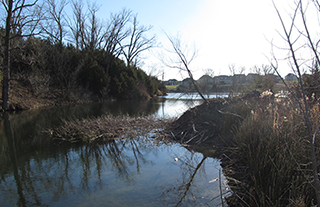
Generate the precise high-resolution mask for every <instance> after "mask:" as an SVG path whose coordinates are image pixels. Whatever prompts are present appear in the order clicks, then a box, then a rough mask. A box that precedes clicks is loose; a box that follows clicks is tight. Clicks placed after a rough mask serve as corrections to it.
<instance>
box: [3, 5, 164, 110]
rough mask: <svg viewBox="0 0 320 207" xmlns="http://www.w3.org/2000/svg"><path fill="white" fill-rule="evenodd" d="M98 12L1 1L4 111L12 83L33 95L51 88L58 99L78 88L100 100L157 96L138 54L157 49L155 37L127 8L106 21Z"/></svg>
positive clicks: (94, 7)
mask: <svg viewBox="0 0 320 207" xmlns="http://www.w3.org/2000/svg"><path fill="white" fill-rule="evenodd" d="M66 9H69V10H71V11H72V12H71V13H70V12H69V14H68V15H67V13H66ZM98 10H99V6H98V5H96V4H94V3H93V4H90V3H88V5H87V6H85V4H84V3H83V2H82V1H81V0H73V1H68V0H43V1H40V0H8V1H2V8H1V13H2V14H5V16H3V17H2V19H1V20H2V21H1V24H0V33H1V39H0V43H1V46H0V49H1V54H3V55H1V56H0V60H1V67H2V74H1V75H2V87H3V90H2V100H3V105H2V108H3V109H4V110H7V109H8V107H9V92H10V84H9V83H10V80H12V79H17V80H19V81H22V82H27V83H29V84H30V85H31V86H32V90H33V91H34V93H35V94H36V95H37V93H38V94H40V93H42V92H45V91H46V90H48V88H50V87H55V88H58V89H59V90H60V91H61V94H66V93H68V92H70V91H72V90H76V89H79V87H80V88H81V89H84V90H87V91H90V93H92V94H94V95H95V96H99V97H100V98H101V97H104V96H108V97H116V98H133V96H134V97H141V96H143V97H145V96H153V95H155V94H156V93H157V91H158V89H159V88H160V85H161V84H160V82H159V81H158V80H157V78H155V77H151V76H149V75H147V74H146V73H145V72H144V71H142V70H141V69H139V66H140V64H141V54H142V52H144V51H146V50H148V49H150V48H151V47H153V46H154V45H155V37H154V36H151V37H148V36H147V35H148V32H149V31H150V29H151V27H150V26H148V27H146V26H142V25H140V24H139V22H138V20H137V15H135V14H133V13H132V11H130V10H127V9H123V10H121V11H120V12H118V13H112V14H111V15H110V18H109V19H108V20H107V21H102V20H101V19H99V18H98V16H97V12H98ZM3 11H4V12H3ZM162 89H164V87H163V88H162ZM66 97H67V96H66Z"/></svg>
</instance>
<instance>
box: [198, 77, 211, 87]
mask: <svg viewBox="0 0 320 207" xmlns="http://www.w3.org/2000/svg"><path fill="white" fill-rule="evenodd" d="M197 83H198V84H199V85H213V84H214V80H213V78H212V77H211V76H209V75H203V76H202V77H201V78H199V80H198V81H197Z"/></svg>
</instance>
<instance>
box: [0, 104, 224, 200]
mask: <svg viewBox="0 0 320 207" xmlns="http://www.w3.org/2000/svg"><path fill="white" fill-rule="evenodd" d="M115 105H116V106H115ZM115 105H112V103H110V105H105V104H102V103H100V104H94V105H88V106H75V107H71V106H68V107H59V108H54V109H50V110H44V109H39V110H34V111H26V112H22V113H20V114H11V115H9V114H8V113H4V114H3V117H2V119H1V120H0V126H1V130H0V136H1V137H0V146H1V148H0V164H1V166H2V167H1V168H0V203H1V205H2V206H79V205H82V206H89V205H91V206H163V205H166V206H194V205H197V206H208V205H210V206H216V205H218V204H219V203H220V201H219V200H213V201H211V199H212V198H213V197H215V196H216V195H218V194H219V191H218V190H217V189H218V188H217V183H213V184H212V183H209V181H210V180H212V179H214V178H217V177H218V176H219V175H218V170H217V168H219V160H217V159H214V158H210V157H205V156H204V155H203V154H201V153H197V152H194V151H192V150H187V149H185V148H183V147H181V146H179V145H177V144H164V143H162V142H159V141H157V140H155V139H152V138H148V137H137V138H135V139H115V140H112V141H109V142H105V143H99V144H85V145H84V144H77V145H70V144H60V145H57V144H55V143H53V142H52V140H49V139H48V138H47V137H46V136H45V135H43V134H42V133H41V131H42V130H43V129H46V128H47V127H49V126H50V127H52V126H54V125H59V123H60V122H61V119H63V118H68V117H77V118H82V117H88V116H100V115H101V114H105V113H110V111H111V112H112V113H118V114H120V113H123V111H122V109H121V107H126V106H125V104H123V105H121V104H120V103H117V104H115ZM129 105H132V106H134V105H135V107H132V110H130V106H128V108H127V109H129V112H128V113H129V114H131V115H135V114H139V113H141V112H142V111H144V112H145V113H150V114H154V113H161V112H159V110H161V107H165V106H164V105H165V104H164V103H161V102H149V103H141V104H140V105H139V106H141V108H139V107H137V103H135V104H132V103H131V104H129ZM161 105H162V106H161ZM175 158H178V160H177V161H175Z"/></svg>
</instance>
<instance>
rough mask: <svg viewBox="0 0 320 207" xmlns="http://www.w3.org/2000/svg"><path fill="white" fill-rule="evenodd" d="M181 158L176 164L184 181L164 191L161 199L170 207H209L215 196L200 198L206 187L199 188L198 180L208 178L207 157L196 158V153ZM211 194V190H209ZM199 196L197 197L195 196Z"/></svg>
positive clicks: (179, 181)
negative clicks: (200, 192) (200, 193)
mask: <svg viewBox="0 0 320 207" xmlns="http://www.w3.org/2000/svg"><path fill="white" fill-rule="evenodd" d="M189 153H191V156H190V154H188V155H184V156H181V157H179V158H178V159H177V162H176V164H177V165H178V166H179V167H180V169H181V172H182V179H181V180H178V181H177V182H176V183H175V184H173V185H172V186H170V187H168V188H166V189H165V191H163V193H162V195H161V199H162V200H163V201H164V202H168V205H170V206H208V202H210V199H211V198H212V197H213V194H211V195H210V196H212V197H208V196H206V198H204V197H199V192H198V191H202V190H203V188H204V186H197V178H199V177H206V170H205V169H206V166H205V163H206V160H207V157H205V156H196V154H195V153H194V152H189ZM208 191H209V192H211V189H208ZM195 195H197V196H198V197H197V196H195Z"/></svg>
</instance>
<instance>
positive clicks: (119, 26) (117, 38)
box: [103, 9, 132, 57]
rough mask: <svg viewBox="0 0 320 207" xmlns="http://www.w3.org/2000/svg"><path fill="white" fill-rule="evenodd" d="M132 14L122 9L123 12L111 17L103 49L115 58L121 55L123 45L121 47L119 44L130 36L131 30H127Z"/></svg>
mask: <svg viewBox="0 0 320 207" xmlns="http://www.w3.org/2000/svg"><path fill="white" fill-rule="evenodd" d="M131 13H132V12H131V11H130V10H127V9H122V11H121V12H119V13H117V14H111V16H110V23H109V24H108V28H107V33H106V35H105V36H104V46H103V49H105V50H106V51H107V52H109V53H110V54H112V55H114V56H115V57H118V56H119V55H120V54H121V44H120V45H119V44H118V43H119V42H122V41H123V40H124V39H125V38H127V37H128V36H129V30H128V29H126V26H127V23H128V22H129V20H130V17H131Z"/></svg>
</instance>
